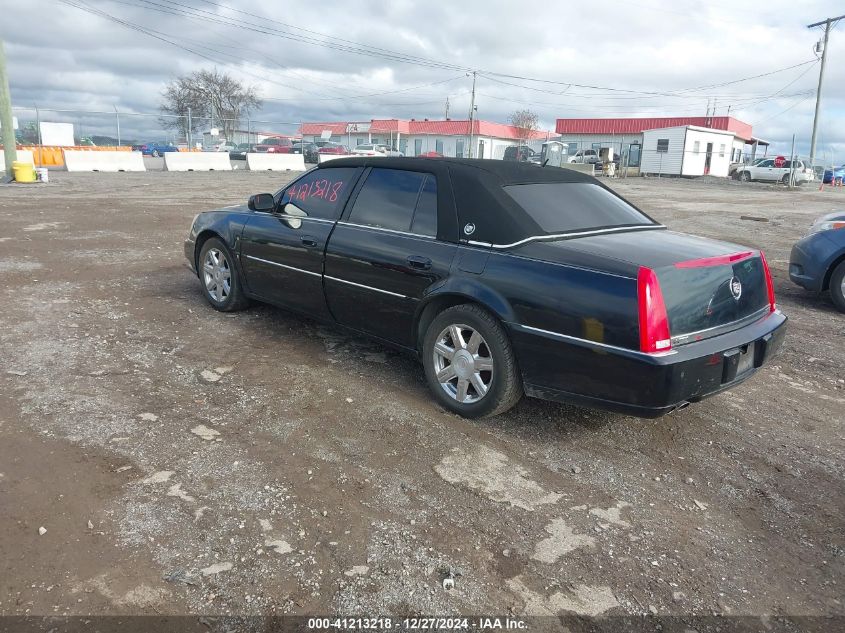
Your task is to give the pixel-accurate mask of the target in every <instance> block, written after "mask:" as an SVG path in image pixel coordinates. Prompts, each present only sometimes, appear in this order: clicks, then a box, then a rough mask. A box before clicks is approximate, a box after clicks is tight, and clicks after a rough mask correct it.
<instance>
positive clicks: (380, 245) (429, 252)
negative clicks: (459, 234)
mask: <svg viewBox="0 0 845 633" xmlns="http://www.w3.org/2000/svg"><path fill="white" fill-rule="evenodd" d="M456 249H457V247H456V246H455V245H454V244H448V243H443V242H438V241H436V240H434V239H429V238H426V237H417V236H412V235H407V234H402V233H398V232H394V231H385V230H382V229H377V228H372V227H365V226H357V225H354V224H349V223H345V222H339V223H338V225H337V227H336V228H335V231H334V233H333V234H332V238H331V242H330V244H329V248H328V250H327V251H326V264H325V267H326V268H325V270H326V277H325V289H326V299H327V301H328V304H329V309H330V310H331V313H332V314H333V315H334V317H335V319H337V321H338V322H339V323H342V324H343V325H346V326H348V327H352V328H355V329H357V330H361V331H363V332H367V333H369V334H372V335H374V336H378V337H380V338H383V339H386V340H388V341H391V342H393V343H397V344H399V345H404V346H407V347H413V346H414V345H415V344H416V341H414V340H413V336H412V322H413V317H414V312H415V311H416V308H417V305H418V303H419V300H420V299H421V298H422V297H423V296H424V294H425V291H426V290H427V289H428V288H429V287H430V286H431V285H432V284H434V283H435V282H437V281H439V280H441V279H443V278H444V277H446V276H447V275H448V273H449V267H450V266H451V264H452V258H453V257H454V255H455V251H456Z"/></svg>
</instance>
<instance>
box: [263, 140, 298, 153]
mask: <svg viewBox="0 0 845 633" xmlns="http://www.w3.org/2000/svg"><path fill="white" fill-rule="evenodd" d="M255 151H256V152H267V153H269V154H290V153H291V152H292V151H293V141H291V140H290V139H289V138H277V137H271V138H265V139H264V140H263V141H261V142H260V143H259V144H258V145H256V146H255Z"/></svg>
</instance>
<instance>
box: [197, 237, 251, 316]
mask: <svg viewBox="0 0 845 633" xmlns="http://www.w3.org/2000/svg"><path fill="white" fill-rule="evenodd" d="M197 264H198V266H197V267H198V268H199V278H200V281H201V282H202V293H203V295H205V298H206V300H207V301H208V302H209V303H210V304H211V306H212V307H213V308H214V309H215V310H220V311H221V312H234V311H235V310H241V309H243V308H245V307H246V306H247V305H248V303H249V302H248V300H247V298H246V296H244V293H243V290H242V289H241V280H240V278H239V277H238V271H237V269H236V268H235V265H234V259H233V258H232V254H231V253H230V252H229V249H228V248H226V245H225V244H224V243H223V242H222V241H221V240H220V239H218V238H216V237H212V238H210V239H208V240H206V241H205V243H204V244H203V245H202V249H201V250H200V256H199V259H198V261H197Z"/></svg>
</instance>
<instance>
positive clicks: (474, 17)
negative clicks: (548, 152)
mask: <svg viewBox="0 0 845 633" xmlns="http://www.w3.org/2000/svg"><path fill="white" fill-rule="evenodd" d="M71 5H76V6H71ZM799 6H800V10H798V7H799ZM0 7H2V13H3V16H4V19H3V23H2V25H0V37H2V39H3V40H4V41H5V43H6V53H7V57H8V64H9V73H10V77H11V80H10V83H11V91H12V101H13V103H14V105H15V106H17V107H18V108H26V107H31V105H32V104H36V103H37V104H38V106H39V108H42V109H47V108H55V109H60V110H88V111H102V112H113V111H114V108H115V107H117V108H118V109H119V110H120V111H121V112H135V113H149V114H155V113H157V112H158V106H159V102H160V95H161V91H162V88H163V86H164V84H165V83H166V82H167V81H168V80H169V79H171V78H172V77H174V76H176V75H179V74H182V73H186V72H190V71H192V70H196V69H200V68H213V67H215V66H216V67H217V68H218V69H220V70H223V71H226V72H229V73H230V74H232V75H234V76H236V77H238V78H239V79H241V80H242V81H244V82H245V83H249V84H254V85H255V86H257V87H258V89H259V91H260V93H261V96H262V97H263V98H264V105H263V108H262V110H261V111H260V112H257V113H255V114H253V115H252V118H253V119H256V120H262V121H265V122H266V123H262V124H259V125H257V127H264V128H268V129H270V130H273V131H279V132H287V131H292V129H293V127H294V125H293V124H296V123H297V122H299V121H327V120H328V121H331V120H343V121H356V120H357V121H365V120H369V119H370V118H393V117H399V118H426V117H427V118H442V117H443V116H444V113H445V105H446V99H447V98H448V99H449V103H450V112H449V116H450V117H452V118H466V116H467V113H468V110H469V101H470V94H469V93H470V89H471V84H472V82H471V79H470V78H469V77H468V76H467V73H468V71H471V70H475V71H477V72H478V81H477V95H476V102H477V105H478V116H479V117H480V118H482V119H487V120H491V121H506V120H507V118H508V115H509V114H510V113H511V112H513V111H514V110H515V109H520V108H528V109H531V110H533V111H535V112H537V113H538V114H539V115H540V119H541V122H542V125H543V127H544V128H546V129H554V121H555V119H556V118H558V117H591V118H592V117H619V116H671V115H679V116H681V115H701V116H703V115H704V114H705V113H706V111H707V107H708V100H709V102H710V104H711V105H712V104H713V103H715V107H716V113H717V114H718V115H725V114H727V113H728V108H730V114H731V116H735V117H737V118H739V119H741V120H743V121H746V122H748V123H751V124H752V125H753V126H754V133H755V136H758V137H761V138H764V139H768V140H771V141H772V142H773V143H775V144H776V146H775V150H776V151H779V152H784V151H785V152H788V151H789V142H790V141H791V138H792V134H793V133H794V134H796V135H797V143H798V149H799V151H800V152H801V153H802V154H807V153H808V148H809V140H810V134H811V129H812V117H813V109H814V105H815V88H816V84H817V81H818V70H819V64H818V62H817V61H816V55H815V54H814V52H813V47H814V45H815V43H816V42H817V41H818V39H819V38H820V37H821V35H822V32H821V30H820V29H807V28H806V25H807V24H809V23H811V22H816V21H818V20H822V19H824V18H826V17H835V16H836V15H839V14H841V13H845V3H841V2H834V3H831V2H821V1H816V0H801V2H800V3H796V2H795V1H794V0H785V1H784V0H768V1H753V2H752V1H741V0H734V1H731V0H718V2H710V1H709V0H705V1H702V0H695V1H694V0H674V1H668V0H635V1H630V2H629V1H627V0H618V1H612V2H589V3H570V2H549V1H548V0H546V1H544V2H536V1H534V0H521V1H520V2H513V1H511V2H505V1H500V0H478V1H476V0H463V1H462V2H460V3H457V2H437V1H436V0H425V1H423V0H416V1H408V0H389V1H388V0H374V1H370V2H367V1H363V0H344V1H335V0H323V1H321V2H314V1H313V0H312V1H311V2H301V1H295V0H290V1H288V2H279V1H277V0H249V1H248V2H246V1H242V0H28V1H27V2H12V0H0ZM85 9H89V10H88V11H86V10H85ZM92 11H93V13H92ZM843 22H845V20H843ZM805 62H807V63H805ZM843 62H845V26H842V24H840V25H839V26H838V28H835V29H834V30H833V31H832V34H831V41H830V45H829V49H828V65H827V70H826V81H825V86H824V91H823V102H822V117H821V126H820V131H819V147H818V151H817V153H818V155H819V157H820V158H822V159H825V158H827V159H828V160H832V161H836V162H837V163H841V162H843V161H845V63H843ZM760 75H763V76H760ZM15 114H16V115H17V116H18V117H19V118H27V117H28V116H30V115H31V113H30V112H26V111H24V110H20V109H19V110H17V111H16V112H15ZM66 117H70V118H66ZM42 119H48V120H75V121H77V122H78V123H79V124H80V125H81V126H82V127H83V131H84V132H85V133H87V134H94V133H104V134H112V135H113V134H114V127H115V124H114V117H113V116H107V115H105V114H103V115H82V114H68V113H46V112H45V113H42ZM287 124H291V125H287ZM121 127H122V130H123V134H124V137H126V136H127V135H133V134H134V135H156V136H155V138H158V137H160V136H161V133H160V126H159V124H158V122H157V118H156V117H154V116H149V117H140V116H139V117H129V116H122V117H121Z"/></svg>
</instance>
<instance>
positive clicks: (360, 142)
mask: <svg viewBox="0 0 845 633" xmlns="http://www.w3.org/2000/svg"><path fill="white" fill-rule="evenodd" d="M366 142H367V139H363V138H356V139H355V145H356V146H357V145H363V144H364V143H366Z"/></svg>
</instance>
